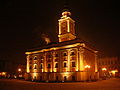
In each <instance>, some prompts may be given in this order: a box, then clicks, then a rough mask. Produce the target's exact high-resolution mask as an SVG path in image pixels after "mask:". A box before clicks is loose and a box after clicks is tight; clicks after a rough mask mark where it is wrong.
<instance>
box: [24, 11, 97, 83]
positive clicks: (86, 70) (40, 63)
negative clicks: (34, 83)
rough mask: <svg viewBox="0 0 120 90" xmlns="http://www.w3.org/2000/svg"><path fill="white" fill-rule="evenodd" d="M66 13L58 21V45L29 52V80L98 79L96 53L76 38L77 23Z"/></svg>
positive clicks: (27, 76)
mask: <svg viewBox="0 0 120 90" xmlns="http://www.w3.org/2000/svg"><path fill="white" fill-rule="evenodd" d="M70 16H71V13H70V12H69V11H64V12H63V13H62V17H61V18H60V19H59V20H58V21H59V34H58V38H59V42H58V43H56V44H48V45H46V46H44V47H41V48H37V49H36V48H35V49H32V50H30V51H27V52H26V55H27V74H26V79H32V80H38V81H86V80H96V79H98V74H97V61H96V53H97V51H95V50H93V49H92V48H90V47H89V45H88V44H87V43H86V42H84V41H83V40H81V39H76V36H75V28H74V27H75V21H74V20H73V19H71V17H70Z"/></svg>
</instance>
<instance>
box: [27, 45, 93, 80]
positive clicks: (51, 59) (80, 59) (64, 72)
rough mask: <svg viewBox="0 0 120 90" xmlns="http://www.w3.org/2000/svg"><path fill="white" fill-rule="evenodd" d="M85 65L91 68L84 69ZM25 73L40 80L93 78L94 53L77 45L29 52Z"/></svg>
mask: <svg viewBox="0 0 120 90" xmlns="http://www.w3.org/2000/svg"><path fill="white" fill-rule="evenodd" d="M85 65H90V66H91V68H90V69H89V70H87V71H86V70H85V68H84V66H85ZM27 73H30V76H31V79H33V80H34V79H36V80H41V81H46V80H49V81H56V80H59V81H66V80H67V81H85V80H88V79H95V78H94V77H95V75H94V74H95V55H94V53H93V52H91V51H89V50H87V49H83V48H82V47H79V46H77V47H73V48H67V49H60V50H52V51H47V52H41V53H36V54H30V55H28V56H27ZM88 73H89V76H88Z"/></svg>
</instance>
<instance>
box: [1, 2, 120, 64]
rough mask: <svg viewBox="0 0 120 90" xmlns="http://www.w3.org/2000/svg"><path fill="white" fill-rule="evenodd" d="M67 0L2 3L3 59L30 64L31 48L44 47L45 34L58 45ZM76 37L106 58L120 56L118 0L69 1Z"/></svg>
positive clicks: (119, 12) (119, 11) (119, 6)
mask: <svg viewBox="0 0 120 90" xmlns="http://www.w3.org/2000/svg"><path fill="white" fill-rule="evenodd" d="M64 1H65V0H9V1H7V0H6V1H5V0H4V1H3V0H1V1H0V59H1V58H2V59H6V60H10V61H11V62H13V61H16V62H18V63H24V62H26V59H25V51H26V50H27V49H28V48H32V47H36V46H42V45H44V44H45V42H44V41H43V40H42V39H41V34H43V33H44V34H47V35H48V36H49V37H50V38H51V40H52V41H54V42H55V41H57V39H58V38H57V32H58V19H59V18H60V17H61V12H62V10H63V7H64ZM68 1H69V8H70V11H71V13H72V18H73V19H74V20H75V21H76V27H75V28H76V34H77V37H81V38H82V39H84V40H85V41H87V42H89V43H90V44H92V45H93V46H94V47H95V48H96V49H97V50H98V51H100V53H102V54H103V55H107V56H108V55H109V56H117V55H119V54H120V48H119V46H120V10H119V8H120V5H119V2H118V1H117V0H68Z"/></svg>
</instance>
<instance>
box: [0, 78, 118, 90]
mask: <svg viewBox="0 0 120 90" xmlns="http://www.w3.org/2000/svg"><path fill="white" fill-rule="evenodd" d="M0 90H120V79H116V78H112V79H108V80H101V81H97V82H75V83H37V82H30V81H23V80H15V79H11V80H10V79H0Z"/></svg>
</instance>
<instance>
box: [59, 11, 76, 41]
mask: <svg viewBox="0 0 120 90" xmlns="http://www.w3.org/2000/svg"><path fill="white" fill-rule="evenodd" d="M70 16H71V13H70V12H69V11H68V10H65V11H64V12H62V17H61V18H60V19H59V20H58V21H59V35H58V37H59V42H64V41H68V40H73V39H75V38H76V36H75V28H74V27H75V21H74V20H73V19H71V18H70Z"/></svg>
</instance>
